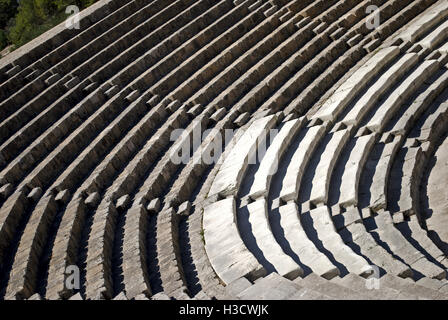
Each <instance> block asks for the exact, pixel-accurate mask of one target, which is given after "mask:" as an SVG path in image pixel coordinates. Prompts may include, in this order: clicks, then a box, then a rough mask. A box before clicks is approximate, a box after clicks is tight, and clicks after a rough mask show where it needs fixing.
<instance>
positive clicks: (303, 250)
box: [269, 203, 340, 279]
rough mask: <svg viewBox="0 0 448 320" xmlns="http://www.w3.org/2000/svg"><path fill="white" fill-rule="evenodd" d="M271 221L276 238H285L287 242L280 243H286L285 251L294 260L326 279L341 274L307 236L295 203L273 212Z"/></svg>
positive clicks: (270, 217)
mask: <svg viewBox="0 0 448 320" xmlns="http://www.w3.org/2000/svg"><path fill="white" fill-rule="evenodd" d="M277 211H278V212H277ZM269 219H270V224H271V228H272V230H273V231H274V233H275V234H276V236H277V237H278V238H280V237H284V239H285V241H286V242H282V241H279V243H280V244H282V243H285V244H284V245H283V247H284V250H285V252H288V249H289V251H290V252H289V253H288V254H289V255H290V256H291V257H292V258H293V259H294V258H295V260H297V262H299V263H301V264H303V265H304V266H306V268H308V269H310V270H311V272H313V273H315V274H317V275H319V276H321V277H323V278H325V279H331V278H333V277H335V276H337V275H339V274H340V271H339V269H338V268H337V267H336V266H335V265H334V264H333V263H332V262H331V261H330V260H329V259H328V257H327V256H326V255H325V254H323V253H322V252H321V251H319V249H318V248H317V247H316V245H315V243H314V242H313V241H312V240H311V239H310V238H309V237H308V236H307V234H306V232H305V228H304V226H303V225H302V221H301V219H300V215H299V212H298V208H297V205H296V204H295V203H288V204H286V205H284V206H280V207H279V208H278V209H275V210H272V211H271V214H270V216H269ZM277 220H279V221H277Z"/></svg>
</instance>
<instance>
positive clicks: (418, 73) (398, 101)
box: [366, 60, 439, 132]
mask: <svg viewBox="0 0 448 320" xmlns="http://www.w3.org/2000/svg"><path fill="white" fill-rule="evenodd" d="M438 68H439V63H438V62H437V61H436V60H428V61H424V62H423V63H422V64H421V65H419V66H418V68H417V69H416V70H415V71H414V72H412V73H411V74H410V75H409V76H408V77H407V78H406V79H405V80H404V81H403V82H402V83H401V84H400V85H399V87H398V88H397V89H395V90H394V91H393V92H392V94H391V95H390V96H389V97H388V98H387V99H386V101H384V102H383V103H382V104H381V106H380V107H379V108H378V109H377V110H376V111H375V114H374V115H373V116H372V118H371V119H370V120H369V122H368V123H367V124H366V127H367V128H368V129H369V130H370V131H375V132H381V131H382V130H383V128H384V127H385V126H386V124H387V121H388V120H389V119H390V118H391V117H392V116H393V115H394V114H395V113H396V112H397V109H398V108H399V107H400V106H401V105H402V104H403V103H405V102H406V100H407V99H408V98H409V97H410V96H411V95H412V94H413V93H414V91H415V90H417V89H418V88H419V87H420V86H421V85H422V84H423V82H424V81H426V80H427V79H428V78H429V77H430V76H431V75H432V74H433V73H434V72H435V71H436V70H437V69H438Z"/></svg>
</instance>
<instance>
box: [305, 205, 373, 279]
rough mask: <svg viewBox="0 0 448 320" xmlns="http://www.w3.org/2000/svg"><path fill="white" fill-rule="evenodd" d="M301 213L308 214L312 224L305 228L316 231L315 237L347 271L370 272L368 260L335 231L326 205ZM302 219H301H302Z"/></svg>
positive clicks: (362, 273)
mask: <svg viewBox="0 0 448 320" xmlns="http://www.w3.org/2000/svg"><path fill="white" fill-rule="evenodd" d="M303 215H309V216H310V218H311V221H312V222H311V223H312V225H307V226H306V228H307V229H309V231H308V232H307V233H309V232H311V228H313V229H314V230H315V232H316V233H317V239H318V240H319V241H321V242H322V245H323V247H324V248H325V249H327V250H328V251H329V254H331V255H332V256H333V257H334V259H335V260H336V261H338V262H339V263H341V264H343V265H344V266H345V268H347V270H348V271H349V272H353V273H356V274H358V275H361V276H364V275H366V274H368V273H369V272H370V268H369V264H368V262H367V261H366V260H365V259H364V258H363V257H361V256H359V255H357V254H356V253H354V252H353V250H352V249H351V248H350V247H348V246H347V245H345V243H344V242H343V241H342V239H341V237H340V235H339V234H338V233H337V231H336V229H335V227H334V225H333V221H332V220H331V216H330V212H329V210H328V208H327V207H326V206H322V207H319V208H317V209H314V210H311V211H309V212H306V213H302V216H303ZM302 221H303V220H302Z"/></svg>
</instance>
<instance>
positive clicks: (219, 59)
mask: <svg viewBox="0 0 448 320" xmlns="http://www.w3.org/2000/svg"><path fill="white" fill-rule="evenodd" d="M281 14H282V12H281V11H277V12H275V13H274V14H272V15H271V16H269V18H267V19H265V20H263V21H262V22H261V23H260V25H259V26H257V27H256V28H253V29H252V30H248V32H247V33H246V34H244V35H243V37H242V38H240V39H238V40H237V41H235V43H233V44H232V45H231V46H229V47H228V48H227V49H225V50H223V51H222V52H221V53H220V54H219V55H217V56H216V57H214V58H213V59H212V60H210V61H209V62H208V63H206V64H204V65H203V66H202V67H201V69H199V70H198V71H196V72H195V73H194V74H192V75H191V78H192V79H194V80H193V81H191V80H190V79H188V80H186V81H184V82H183V83H182V84H180V85H179V86H178V87H177V88H175V89H174V90H173V91H172V92H170V93H169V94H168V97H169V98H171V99H173V100H181V101H186V99H187V97H189V96H192V95H193V93H194V92H196V94H197V92H199V90H203V91H205V88H206V86H207V82H208V81H210V80H211V79H214V78H215V76H216V75H217V74H218V73H220V72H221V71H222V70H224V69H225V68H226V67H227V66H229V65H230V64H232V63H233V62H234V61H235V60H237V59H238V58H239V57H240V56H242V55H247V51H249V49H250V48H253V47H256V48H257V49H258V50H260V49H261V48H262V46H263V43H260V41H262V39H264V38H266V37H267V36H270V37H273V36H274V35H276V36H277V37H279V36H282V32H281V31H282V29H283V28H281V27H280V23H281V22H280V20H279V17H280V16H281ZM253 15H254V19H255V18H258V17H259V10H257V11H255V12H254V13H253ZM286 25H289V24H288V23H287V24H286ZM273 39H274V38H273ZM249 58H252V59H255V57H254V56H253V55H247V59H249ZM214 85H217V84H216V81H215V82H214Z"/></svg>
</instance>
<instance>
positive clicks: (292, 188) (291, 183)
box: [280, 125, 326, 202]
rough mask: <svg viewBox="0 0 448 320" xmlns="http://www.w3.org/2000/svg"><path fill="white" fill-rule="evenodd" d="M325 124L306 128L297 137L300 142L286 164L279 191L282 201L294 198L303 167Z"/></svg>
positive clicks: (324, 128)
mask: <svg viewBox="0 0 448 320" xmlns="http://www.w3.org/2000/svg"><path fill="white" fill-rule="evenodd" d="M325 131H326V127H325V125H317V126H314V127H311V128H307V129H305V130H304V131H302V132H301V133H300V135H299V136H298V137H297V139H300V144H299V146H298V147H297V149H296V151H295V152H294V155H293V157H292V158H291V161H290V163H289V165H288V169H287V171H286V174H285V176H284V177H283V182H282V187H281V191H280V199H281V200H282V201H284V202H288V201H291V200H296V199H297V196H298V193H299V190H300V183H301V180H302V177H303V175H304V173H305V168H306V166H307V164H308V161H309V160H310V158H311V156H312V154H313V152H314V149H315V148H316V147H317V144H318V141H319V140H320V139H321V138H322V136H323V135H324V134H325Z"/></svg>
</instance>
